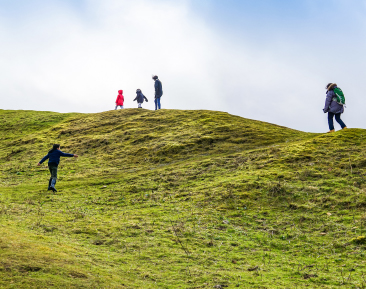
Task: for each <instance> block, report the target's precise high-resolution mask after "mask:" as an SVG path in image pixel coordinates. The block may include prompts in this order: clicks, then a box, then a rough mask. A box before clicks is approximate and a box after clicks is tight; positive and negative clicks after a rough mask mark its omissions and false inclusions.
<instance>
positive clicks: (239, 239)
mask: <svg viewBox="0 0 366 289" xmlns="http://www.w3.org/2000/svg"><path fill="white" fill-rule="evenodd" d="M0 132H1V133H0V288H338V287H340V288H366V263H365V255H366V252H365V249H366V241H365V240H366V237H365V235H366V234H365V232H366V228H365V225H366V224H365V223H366V194H365V193H366V180H365V177H366V160H365V154H366V141H365V140H364V136H365V135H366V131H365V130H361V129H348V130H345V131H340V132H336V133H334V134H311V133H304V132H300V131H296V130H291V129H288V128H285V127H280V126H276V125H272V124H268V123H263V122H258V121H253V120H248V119H243V118H240V117H236V116H231V115H229V114H226V113H221V112H213V111H174V110H161V111H157V112H155V111H146V110H142V109H140V110H138V109H125V110H121V111H110V112H105V113H100V114H57V113H51V112H30V111H1V110H0ZM53 143H60V144H61V146H62V150H63V151H65V152H70V153H76V154H79V155H80V158H79V159H78V160H75V159H73V158H64V159H62V161H61V165H60V167H59V168H60V169H59V180H58V183H57V189H58V190H59V191H58V193H56V194H53V193H51V192H48V191H47V184H48V178H49V172H48V169H47V167H46V164H45V165H42V167H37V166H36V164H37V163H38V161H39V160H40V159H41V158H42V157H43V156H44V155H45V154H46V153H47V151H48V150H49V149H50V147H51V146H52V144H53ZM226 286H228V287H226Z"/></svg>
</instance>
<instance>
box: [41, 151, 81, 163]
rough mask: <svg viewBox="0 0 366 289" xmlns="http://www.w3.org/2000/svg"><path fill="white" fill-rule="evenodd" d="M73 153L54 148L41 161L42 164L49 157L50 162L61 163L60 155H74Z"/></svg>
mask: <svg viewBox="0 0 366 289" xmlns="http://www.w3.org/2000/svg"><path fill="white" fill-rule="evenodd" d="M73 156H74V155H73V154H67V153H64V152H62V151H60V150H54V151H53V152H51V153H48V154H47V155H46V156H45V157H44V158H43V159H42V160H41V161H40V162H39V163H40V164H42V163H43V162H44V161H45V160H47V159H49V161H48V163H49V164H50V163H54V164H57V165H58V164H59V163H60V157H73Z"/></svg>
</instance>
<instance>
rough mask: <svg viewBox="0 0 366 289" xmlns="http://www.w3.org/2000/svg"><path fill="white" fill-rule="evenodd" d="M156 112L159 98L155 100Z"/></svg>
mask: <svg viewBox="0 0 366 289" xmlns="http://www.w3.org/2000/svg"><path fill="white" fill-rule="evenodd" d="M154 102H155V110H158V99H157V98H155V101H154Z"/></svg>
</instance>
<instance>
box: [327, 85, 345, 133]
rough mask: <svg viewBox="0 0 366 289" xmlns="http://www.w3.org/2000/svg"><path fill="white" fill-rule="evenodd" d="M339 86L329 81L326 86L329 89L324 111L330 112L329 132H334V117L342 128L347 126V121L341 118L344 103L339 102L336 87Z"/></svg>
mask: <svg viewBox="0 0 366 289" xmlns="http://www.w3.org/2000/svg"><path fill="white" fill-rule="evenodd" d="M336 87H337V84H336V83H328V85H327V86H326V87H325V88H326V89H327V98H326V100H325V106H324V109H323V111H324V113H328V124H329V132H334V122H333V118H334V116H335V119H336V121H337V122H338V123H339V124H340V126H341V127H342V129H345V128H347V126H346V125H345V123H344V122H343V121H342V120H341V114H342V113H343V112H344V107H343V105H341V104H339V103H338V102H337V101H336V100H337V96H336V95H335V93H334V89H335V88H336Z"/></svg>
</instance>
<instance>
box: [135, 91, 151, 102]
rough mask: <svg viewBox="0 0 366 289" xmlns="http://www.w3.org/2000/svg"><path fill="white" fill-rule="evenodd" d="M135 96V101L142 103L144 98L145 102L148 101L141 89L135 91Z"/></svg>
mask: <svg viewBox="0 0 366 289" xmlns="http://www.w3.org/2000/svg"><path fill="white" fill-rule="evenodd" d="M136 94H137V95H136V98H135V99H134V100H133V101H135V100H137V103H144V99H145V100H146V102H148V100H147V98H146V97H145V95H143V94H142V92H141V91H138V92H136Z"/></svg>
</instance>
